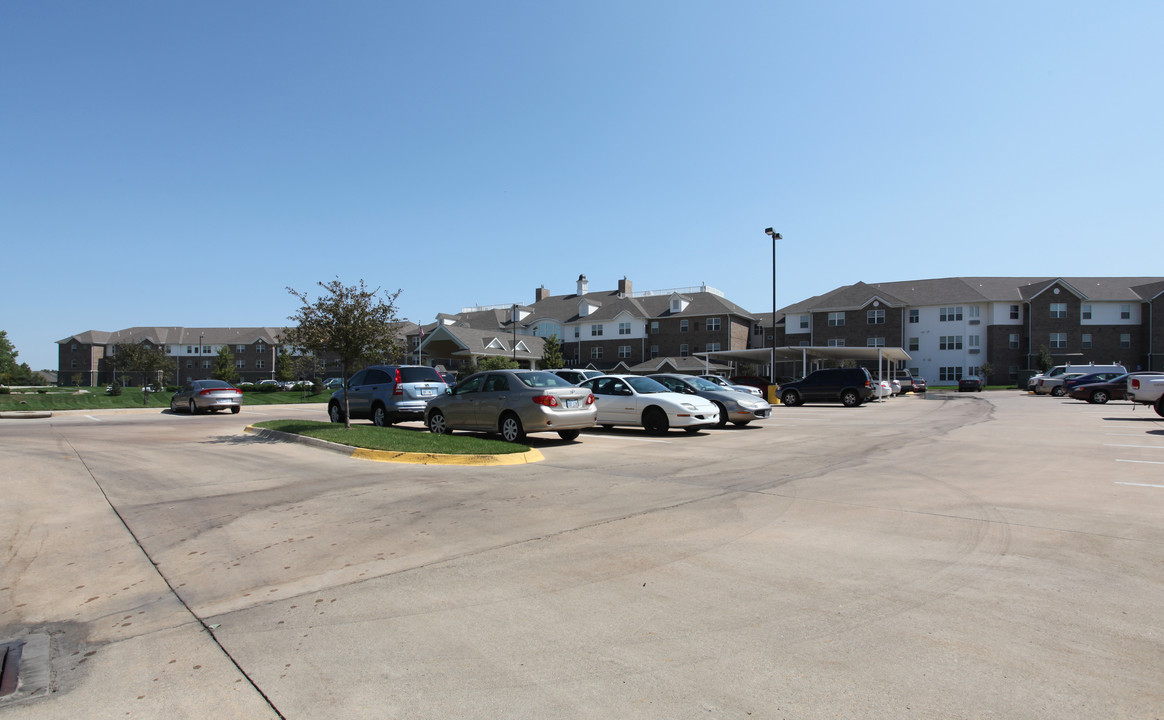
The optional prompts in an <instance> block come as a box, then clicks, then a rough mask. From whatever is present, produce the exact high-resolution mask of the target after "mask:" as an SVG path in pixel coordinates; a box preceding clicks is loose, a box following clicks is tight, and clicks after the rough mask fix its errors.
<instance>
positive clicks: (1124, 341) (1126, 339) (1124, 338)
mask: <svg viewBox="0 0 1164 720" xmlns="http://www.w3.org/2000/svg"><path fill="white" fill-rule="evenodd" d="M1131 346H1132V334H1131V333H1120V347H1122V348H1130V347H1131Z"/></svg>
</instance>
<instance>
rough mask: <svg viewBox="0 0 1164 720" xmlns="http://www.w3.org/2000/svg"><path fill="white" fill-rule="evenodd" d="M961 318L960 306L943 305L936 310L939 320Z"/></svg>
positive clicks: (946, 320) (952, 320)
mask: <svg viewBox="0 0 1164 720" xmlns="http://www.w3.org/2000/svg"><path fill="white" fill-rule="evenodd" d="M961 320H962V306H961V305H954V306H951V307H944V308H941V309H939V311H938V321H939V322H958V321H961Z"/></svg>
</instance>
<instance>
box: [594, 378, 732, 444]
mask: <svg viewBox="0 0 1164 720" xmlns="http://www.w3.org/2000/svg"><path fill="white" fill-rule="evenodd" d="M578 386H579V387H584V388H590V392H591V393H593V394H594V401H595V405H597V406H598V424H599V425H601V426H602V427H604V428H610V427H613V426H615V425H636V426H640V427H643V428H646V430H647V432H649V433H654V434H662V433H665V432H667V430H669V429H671V428H673V427H681V428H683V429H684V430H686V431H687V432H696V431H697V430H699V429H700V428H704V427H711V426H714V425H716V424H717V423H719V408H717V407H716V406H715V403H713V402H711V401H710V400H704V399H703V398H701V397H699V396H697V395H680V394H679V393H674V392H671V391H670V390H668V389H667V388H666V387H665V386H664V385H663V384H662V383H660V382H658V381H657V380H652V379H650V378H647V377H641V376H639V375H603V376H602V377H597V378H591V379H590V380H587V381H585V382H583V383H579V385H578Z"/></svg>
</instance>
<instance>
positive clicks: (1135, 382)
mask: <svg viewBox="0 0 1164 720" xmlns="http://www.w3.org/2000/svg"><path fill="white" fill-rule="evenodd" d="M1132 389H1133V390H1139V389H1140V378H1132Z"/></svg>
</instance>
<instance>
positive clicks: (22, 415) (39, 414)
mask: <svg viewBox="0 0 1164 720" xmlns="http://www.w3.org/2000/svg"><path fill="white" fill-rule="evenodd" d="M52 416H53V412H52V410H5V411H4V412H0V420H27V419H30V418H50V417H52Z"/></svg>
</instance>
